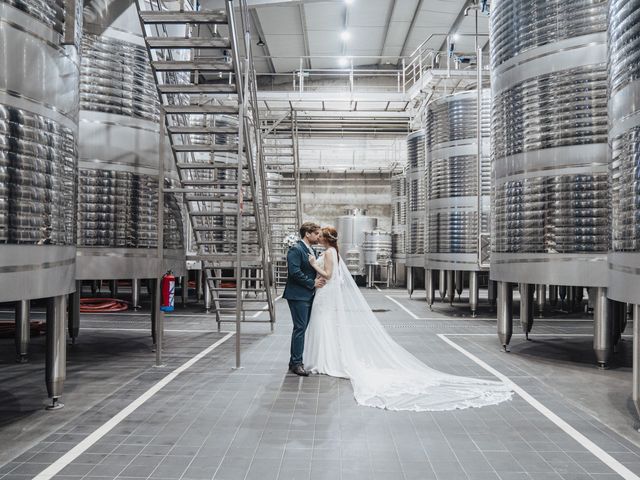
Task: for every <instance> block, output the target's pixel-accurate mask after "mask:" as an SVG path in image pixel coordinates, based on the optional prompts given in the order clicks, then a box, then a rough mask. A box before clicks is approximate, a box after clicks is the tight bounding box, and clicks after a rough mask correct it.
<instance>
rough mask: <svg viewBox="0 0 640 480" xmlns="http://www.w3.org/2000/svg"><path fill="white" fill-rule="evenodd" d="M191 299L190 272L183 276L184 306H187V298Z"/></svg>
mask: <svg viewBox="0 0 640 480" xmlns="http://www.w3.org/2000/svg"><path fill="white" fill-rule="evenodd" d="M188 297H189V271H188V270H187V273H186V274H185V275H183V276H182V306H183V307H184V306H186V305H187V298H188Z"/></svg>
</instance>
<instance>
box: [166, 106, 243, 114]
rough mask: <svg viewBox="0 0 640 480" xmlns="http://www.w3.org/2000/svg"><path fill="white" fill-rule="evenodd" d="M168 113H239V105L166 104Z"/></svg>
mask: <svg viewBox="0 0 640 480" xmlns="http://www.w3.org/2000/svg"><path fill="white" fill-rule="evenodd" d="M163 108H164V111H165V113H166V114H167V115H183V114H186V115H189V114H193V115H232V114H236V115H237V114H238V105H165V106H164V107H163Z"/></svg>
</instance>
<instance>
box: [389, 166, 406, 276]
mask: <svg viewBox="0 0 640 480" xmlns="http://www.w3.org/2000/svg"><path fill="white" fill-rule="evenodd" d="M406 237H407V174H406V172H402V173H400V174H398V175H394V176H393V177H391V250H392V254H391V258H392V260H393V277H394V278H393V281H394V284H396V285H397V284H398V283H400V282H401V281H402V279H404V269H405V266H406V263H407V249H406Z"/></svg>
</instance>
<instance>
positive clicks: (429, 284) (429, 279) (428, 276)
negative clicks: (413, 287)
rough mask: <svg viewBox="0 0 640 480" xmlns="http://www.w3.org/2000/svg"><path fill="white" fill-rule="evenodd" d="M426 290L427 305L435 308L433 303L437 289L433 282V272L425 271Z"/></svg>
mask: <svg viewBox="0 0 640 480" xmlns="http://www.w3.org/2000/svg"><path fill="white" fill-rule="evenodd" d="M424 290H425V292H426V297H427V305H429V308H432V307H433V301H434V298H435V296H436V288H435V285H434V282H433V270H429V269H425V271H424Z"/></svg>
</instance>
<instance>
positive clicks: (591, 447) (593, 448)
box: [438, 333, 640, 480]
mask: <svg viewBox="0 0 640 480" xmlns="http://www.w3.org/2000/svg"><path fill="white" fill-rule="evenodd" d="M447 336H448V334H443V333H439V334H438V337H440V338H441V339H442V340H443V341H445V342H446V343H448V344H449V345H451V346H452V347H453V348H455V349H456V350H458V351H459V352H460V353H462V354H463V355H465V356H466V357H468V358H470V359H471V360H473V361H474V362H475V363H477V364H478V365H480V366H481V367H482V368H484V369H485V370H486V371H488V372H489V373H491V374H493V375H495V376H496V377H498V378H499V379H500V380H502V381H503V382H504V383H506V384H507V385H509V386H510V387H511V388H513V390H514V392H516V393H517V394H518V395H520V396H521V397H522V398H523V399H524V400H525V401H526V402H527V403H528V404H529V405H531V406H532V407H533V408H535V409H536V410H538V412H540V413H541V414H542V415H544V416H545V417H546V418H547V419H548V420H550V421H551V422H553V423H554V424H555V425H556V426H557V427H559V428H560V429H561V430H562V431H564V432H565V433H566V434H567V435H569V436H570V437H571V438H573V439H574V440H575V441H576V442H578V443H579V444H580V445H582V446H583V447H584V448H586V449H587V450H588V451H589V452H591V453H592V454H593V455H594V456H595V457H596V458H598V459H599V460H600V461H601V462H603V463H604V464H605V465H607V466H608V467H609V468H610V469H611V470H613V471H614V472H616V473H617V474H618V475H620V476H621V477H622V478H624V479H625V480H640V477H639V476H638V475H636V474H635V473H633V472H632V471H631V470H629V469H628V468H627V467H625V466H624V465H623V464H622V463H620V462H619V461H618V460H616V459H615V458H613V457H612V456H611V455H609V454H608V453H607V452H605V451H604V450H603V449H602V448H600V447H599V446H598V445H596V444H595V443H593V442H592V441H591V440H589V439H588V438H587V437H586V436H584V435H583V434H582V433H580V432H579V431H578V430H576V429H575V428H573V427H572V426H571V425H569V424H568V423H567V422H566V421H564V420H563V419H562V418H560V417H559V416H558V415H556V414H555V413H553V412H552V411H551V410H549V409H548V408H547V407H545V406H544V405H543V404H542V403H540V402H539V401H538V400H536V399H535V398H534V397H532V396H531V395H530V394H529V393H527V392H526V390H524V389H523V388H522V387H520V386H519V385H517V384H516V383H515V382H513V381H512V380H511V379H510V378H509V377H507V376H506V375H503V374H502V373H500V372H499V371H497V370H496V369H495V368H493V367H491V366H490V365H488V364H487V363H485V362H484V361H482V360H480V359H479V358H478V357H476V356H475V355H474V354H472V353H471V352H469V351H467V350H465V349H464V348H462V347H461V346H460V345H458V344H457V343H455V342H453V341H452V340H451V339H449V338H447Z"/></svg>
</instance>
